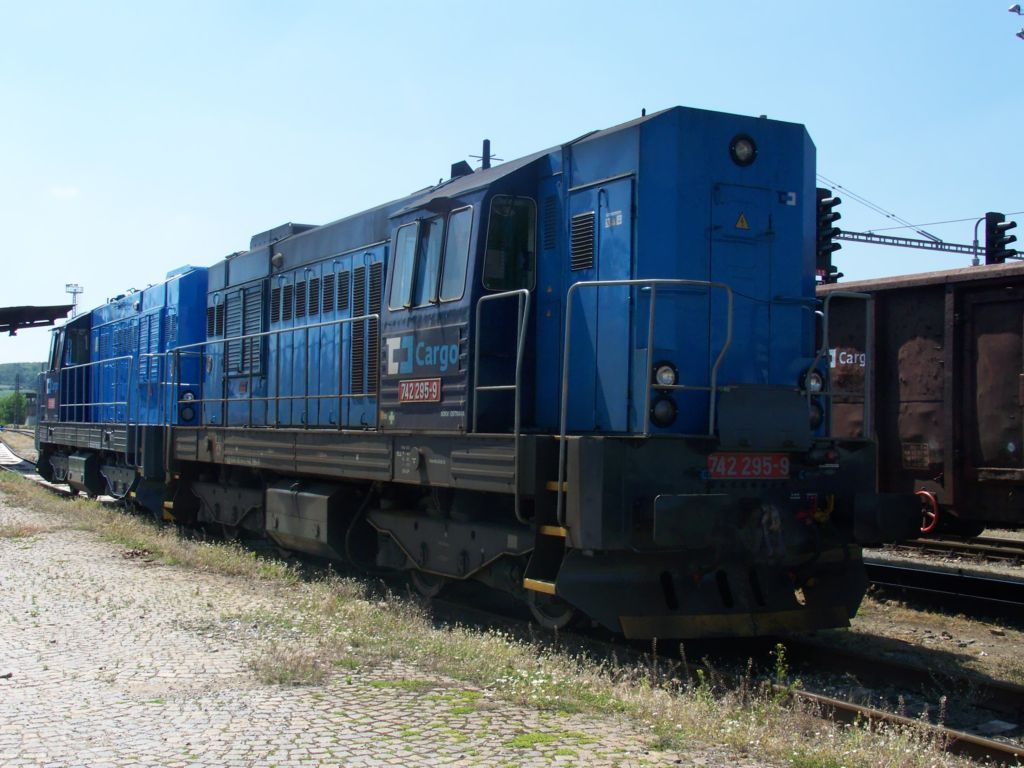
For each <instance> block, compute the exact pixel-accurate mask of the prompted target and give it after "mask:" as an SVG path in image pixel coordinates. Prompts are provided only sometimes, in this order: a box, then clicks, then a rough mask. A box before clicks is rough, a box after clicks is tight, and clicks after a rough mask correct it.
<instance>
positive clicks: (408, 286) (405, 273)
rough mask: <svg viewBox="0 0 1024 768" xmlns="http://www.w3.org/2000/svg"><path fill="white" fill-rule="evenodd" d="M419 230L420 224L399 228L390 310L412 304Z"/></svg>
mask: <svg viewBox="0 0 1024 768" xmlns="http://www.w3.org/2000/svg"><path fill="white" fill-rule="evenodd" d="M418 228H419V224H418V223H413V224H406V225H405V226H404V227H399V228H398V234H397V235H396V236H395V271H394V274H393V275H392V277H391V295H390V297H389V298H388V309H401V308H402V307H408V306H409V305H410V304H411V303H412V277H413V266H414V262H415V258H416V230H417V229H418Z"/></svg>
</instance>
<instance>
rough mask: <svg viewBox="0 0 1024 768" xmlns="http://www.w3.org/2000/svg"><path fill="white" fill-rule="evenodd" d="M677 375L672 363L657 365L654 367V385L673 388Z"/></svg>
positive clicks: (677, 379) (677, 378)
mask: <svg viewBox="0 0 1024 768" xmlns="http://www.w3.org/2000/svg"><path fill="white" fill-rule="evenodd" d="M678 381H679V374H678V373H677V372H676V367H675V366H674V365H672V363H658V364H657V365H656V366H654V383H655V384H656V385H657V386H659V387H674V386H675V385H676V382H678Z"/></svg>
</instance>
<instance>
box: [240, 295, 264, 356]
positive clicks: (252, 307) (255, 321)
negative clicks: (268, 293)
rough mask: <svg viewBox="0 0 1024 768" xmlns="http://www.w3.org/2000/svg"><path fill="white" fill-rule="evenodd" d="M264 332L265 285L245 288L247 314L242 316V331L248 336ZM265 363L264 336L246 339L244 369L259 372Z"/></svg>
mask: <svg viewBox="0 0 1024 768" xmlns="http://www.w3.org/2000/svg"><path fill="white" fill-rule="evenodd" d="M262 332H263V287H262V286H253V287H251V288H246V289H245V316H244V317H243V318H242V333H243V334H244V335H246V336H248V335H250V334H253V333H262ZM262 364H263V337H261V336H257V337H256V338H253V339H246V340H245V342H244V346H243V355H242V370H243V371H245V372H246V373H259V371H260V367H261V366H262Z"/></svg>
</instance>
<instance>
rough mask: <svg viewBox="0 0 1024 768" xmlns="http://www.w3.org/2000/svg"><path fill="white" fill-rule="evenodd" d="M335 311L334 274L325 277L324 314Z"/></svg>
mask: <svg viewBox="0 0 1024 768" xmlns="http://www.w3.org/2000/svg"><path fill="white" fill-rule="evenodd" d="M333 311H334V273H333V272H331V274H329V275H324V314H327V313H328V312H333Z"/></svg>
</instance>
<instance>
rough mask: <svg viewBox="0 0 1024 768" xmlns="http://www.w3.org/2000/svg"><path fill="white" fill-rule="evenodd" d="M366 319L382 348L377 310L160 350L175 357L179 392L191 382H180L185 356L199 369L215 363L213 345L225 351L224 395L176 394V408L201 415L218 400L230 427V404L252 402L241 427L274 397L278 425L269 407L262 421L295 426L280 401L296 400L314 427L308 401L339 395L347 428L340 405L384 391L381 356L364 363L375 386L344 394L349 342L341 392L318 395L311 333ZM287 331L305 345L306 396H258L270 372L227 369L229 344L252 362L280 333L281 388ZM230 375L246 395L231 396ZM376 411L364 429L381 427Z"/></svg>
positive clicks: (340, 359) (339, 371) (340, 365)
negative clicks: (256, 386)
mask: <svg viewBox="0 0 1024 768" xmlns="http://www.w3.org/2000/svg"><path fill="white" fill-rule="evenodd" d="M367 321H369V322H371V323H372V325H370V329H371V330H370V332H371V333H376V335H377V344H376V348H377V349H378V350H380V349H381V345H380V315H379V314H378V313H372V314H367V315H359V316H358V317H346V318H341V319H339V320H329V321H326V322H322V323H311V324H309V325H303V326H299V327H296V328H276V329H274V330H270V331H260V332H258V333H247V334H243V335H240V336H231V337H228V338H224V339H207V340H205V341H198V342H195V343H193V344H185V345H183V346H180V347H177V348H175V349H172V350H168V351H167V352H163V353H160V354H163V355H168V356H171V357H172V367H171V377H170V378H171V385H172V386H173V387H175V389H174V390H173V391H175V392H180V390H181V388H182V387H184V386H187V385H186V384H184V383H182V382H181V381H180V374H181V370H182V358H183V357H185V358H186V359H187V358H192V357H194V358H195V359H197V360H198V361H199V363H200V367H201V368H205V367H206V366H207V365H210V363H209V362H208V361H212V360H213V356H212V354H211V353H210V351H209V350H208V348H209V347H211V346H218V345H220V346H221V347H222V351H221V353H220V358H221V389H222V396H221V397H207V393H206V392H205V391H203V393H202V395H203V396H202V397H201V398H194V399H189V400H185V399H180V398H178V397H176V398H175V402H176V406H177V407H178V408H181V407H183V406H184V405H186V404H189V405H192V406H193V407H197V408H199V409H200V413H202V410H203V407H204V406H206V405H207V404H215V403H219V404H220V424H221V425H222V426H225V425H227V423H228V408H229V405H230V403H233V402H247V403H248V411H249V413H248V419H247V421H246V424H245V425H239V426H253V425H254V421H255V419H254V405H255V404H256V403H258V402H266V403H269V402H271V401H273V403H274V423H272V424H271V423H270V419H269V411H268V414H267V415H268V418H267V419H266V422H267V423H266V424H261V425H260V426H267V427H282V426H295V425H293V424H290V423H289V424H282V423H281V403H282V402H289V403H291V402H293V401H302V403H303V420H302V424H303V426H305V427H306V428H309V426H310V423H309V421H310V420H309V419H308V418H307V415H308V413H309V403H310V401H315V402H320V401H322V400H335V399H336V400H337V401H338V429H343V428H344V426H345V425H344V424H343V423H342V421H343V420H342V418H341V403H342V402H343V401H345V400H349V399H361V398H366V397H376V396H377V395H378V394H379V392H380V363H379V361H378V360H372V361H367V364H366V366H365V369H366V373H367V376H368V377H369V378H370V381H371V382H372V388H371V387H370V386H367V387H366V391H362V392H344V391H343V390H344V387H343V386H342V382H343V381H344V379H343V375H344V374H345V373H346V372H348V373H353V372H354V371H353V368H352V365H351V363H352V360H351V358H352V349H351V345H349V347H348V348H347V354H343V353H341V352H340V351H339V354H338V355H337V366H336V368H335V373H336V376H337V378H336V381H337V390H338V391H337V392H329V393H325V394H322V393H319V392H317V393H311V392H310V375H309V373H310V371H309V367H310V366H309V359H310V355H309V332H310V331H312V330H316V329H321V328H332V327H337V328H338V329H339V331H340V329H341V328H342V327H343V326H345V325H351V324H354V323H361V322H367ZM285 334H291V335H292V336H294V335H296V334H302V347H301V348H302V349H303V350H304V354H303V356H302V357H303V375H302V381H303V388H302V394H292V395H281V394H275V395H255V394H254V391H253V383H254V382H255V381H257V380H258V379H261V378H263V377H264V376H265V374H264V373H262V368H256V367H254V366H253V365H251V364H250V365H249V366H248V368H247V370H246V371H244V372H242V373H237V372H231V371H229V370H228V364H229V359H230V357H231V355H230V354H229V353H228V349H229V346H228V345H230V344H239V345H241V346H240V348H239V350H240V354H241V355H242V359H243V360H244V359H248V360H250V361H251V360H252V359H253V354H254V349H255V344H257V343H258V344H261V345H262V342H263V340H264V339H269V338H270V337H271V336H273V337H275V344H276V347H275V350H274V353H275V354H274V374H275V380H276V381H277V382H278V387H279V388H280V382H281V359H282V354H281V338H282V337H283V336H284V335H285ZM338 348H339V350H346V347H345V345H343V344H341V343H340V332H339V343H338ZM260 358H261V360H265V359H266V358H265V356H264V355H263V352H262V347H261V348H260ZM346 359H347V362H348V363H349V365H348V366H347V367H346V366H345V365H344V362H345V361H346ZM360 373H361V372H360ZM230 379H245V380H246V387H245V393H244V396H242V395H239V396H235V397H232V396H231V395H230V393H229V392H228V391H227V387H228V381H229V380H230ZM368 384H369V382H368ZM373 413H374V423H373V424H372V425H369V424H364V425H363V428H364V429H365V428H369V427H372V428H374V429H375V428H377V409H376V408H374V409H373ZM171 421H172V422H173V420H171Z"/></svg>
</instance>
